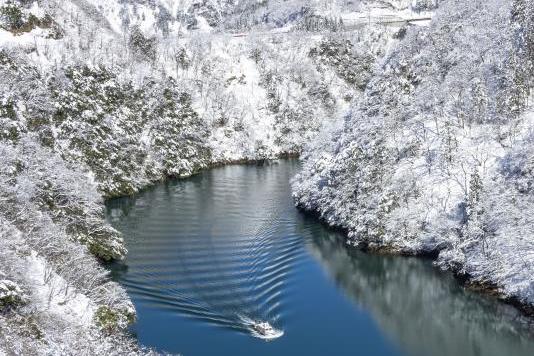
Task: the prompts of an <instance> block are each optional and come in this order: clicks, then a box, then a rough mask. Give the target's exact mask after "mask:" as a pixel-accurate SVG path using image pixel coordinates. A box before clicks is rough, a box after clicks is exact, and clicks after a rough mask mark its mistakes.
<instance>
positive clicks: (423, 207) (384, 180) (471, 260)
mask: <svg viewBox="0 0 534 356" xmlns="http://www.w3.org/2000/svg"><path fill="white" fill-rule="evenodd" d="M533 8H534V7H533V4H532V3H531V2H528V1H472V2H469V3H465V2H460V1H444V2H442V4H441V6H440V9H439V10H437V12H436V15H435V17H434V20H433V21H432V23H431V25H430V27H428V28H412V29H410V30H409V31H408V32H407V34H406V36H405V38H404V40H403V41H402V42H400V43H399V45H398V46H397V47H396V48H395V49H394V50H393V51H392V52H391V53H390V54H389V55H388V56H386V58H384V60H383V61H382V62H381V64H380V66H379V67H378V68H377V70H376V71H375V74H374V76H373V78H372V79H371V81H370V83H369V85H368V86H367V88H366V90H365V94H364V95H363V97H362V99H361V100H359V101H358V102H357V103H356V104H355V105H354V106H353V109H352V110H351V112H350V114H349V115H348V116H347V118H346V119H345V122H344V124H343V126H342V128H340V129H339V130H337V131H335V132H334V133H332V134H329V135H321V136H320V137H323V139H322V140H321V141H318V142H317V144H314V145H311V148H310V149H309V150H307V152H306V153H305V154H304V162H305V163H304V170H303V172H302V174H301V175H300V176H298V177H297V179H296V180H295V182H294V195H295V198H296V201H297V204H298V205H300V206H301V207H303V208H304V209H308V210H312V211H316V212H318V213H319V214H320V215H321V216H322V217H323V218H324V219H325V220H326V221H327V222H328V223H329V224H331V225H335V226H340V227H343V228H345V229H347V230H348V232H349V238H350V240H351V242H352V243H353V244H355V245H360V246H363V247H365V248H369V249H372V250H385V251H390V252H396V253H403V254H431V255H439V256H438V259H437V263H438V264H439V265H440V266H442V267H443V268H448V269H452V270H454V271H455V272H456V273H457V274H458V275H460V276H462V277H464V278H467V279H468V280H470V281H471V282H473V283H477V284H482V285H483V286H484V287H485V288H487V289H491V290H492V291H496V292H498V293H499V294H500V295H502V296H504V297H506V298H510V299H512V300H518V301H520V302H521V303H524V304H527V305H532V304H533V303H534V280H533V278H532V276H533V275H534V274H533V272H534V240H533V238H532V236H531V233H530V231H531V222H530V217H529V212H530V211H532V206H531V201H532V196H531V194H530V188H529V187H530V185H531V181H530V173H529V172H530V168H529V167H530V163H529V162H530V156H529V154H528V152H530V149H529V148H528V147H529V146H530V142H531V141H530V136H531V134H530V132H531V129H532V121H531V120H532V114H531V110H532V109H530V108H529V105H528V104H529V95H530V88H531V87H532V58H533V57H532V52H531V49H532V43H531V42H532V41H531V40H532V39H531V38H530V37H531V33H532V31H531V30H529V29H531V28H532V9H533ZM325 137H326V138H325Z"/></svg>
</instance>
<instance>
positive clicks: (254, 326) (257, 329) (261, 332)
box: [239, 315, 284, 340]
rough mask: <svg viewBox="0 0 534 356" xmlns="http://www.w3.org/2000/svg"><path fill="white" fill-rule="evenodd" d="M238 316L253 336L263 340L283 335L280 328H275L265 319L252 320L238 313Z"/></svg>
mask: <svg viewBox="0 0 534 356" xmlns="http://www.w3.org/2000/svg"><path fill="white" fill-rule="evenodd" d="M239 318H240V319H241V321H242V322H243V323H244V324H245V325H246V326H247V328H248V329H249V330H250V333H251V334H252V336H254V337H257V338H260V339H264V340H273V339H276V338H279V337H280V336H282V335H284V332H283V331H282V330H278V329H275V328H274V327H273V326H272V325H271V324H269V323H268V322H266V321H258V320H253V319H251V318H248V317H246V316H243V315H239Z"/></svg>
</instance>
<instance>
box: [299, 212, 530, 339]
mask: <svg viewBox="0 0 534 356" xmlns="http://www.w3.org/2000/svg"><path fill="white" fill-rule="evenodd" d="M296 206H297V208H298V209H299V210H300V211H301V212H302V213H304V214H306V215H308V216H310V217H312V218H313V219H317V220H319V221H321V223H322V224H323V225H325V226H326V227H327V228H328V229H331V230H332V231H335V232H338V233H340V234H343V236H345V238H346V239H347V241H346V246H347V249H352V248H354V249H357V250H359V251H362V252H364V253H369V254H373V255H384V256H402V257H417V258H423V259H428V260H431V261H432V262H433V264H434V267H435V268H437V269H442V270H445V271H449V272H452V274H453V275H454V277H455V279H456V281H457V282H458V284H459V285H461V286H463V287H464V288H466V289H469V290H472V291H474V292H477V293H482V294H485V295H487V296H490V297H493V298H495V299H498V300H500V301H501V302H502V303H506V304H509V305H512V306H513V307H515V308H517V309H518V310H519V311H520V312H521V313H522V314H523V315H524V316H526V317H528V318H531V319H532V327H533V332H534V304H531V303H526V302H524V301H522V300H521V299H520V298H518V297H515V296H507V295H505V294H504V293H503V292H502V290H501V287H499V286H498V285H495V284H491V283H488V282H480V281H477V280H476V279H474V278H473V277H472V276H469V275H466V274H462V273H458V272H457V271H454V270H451V269H446V268H445V269H444V268H441V267H440V266H438V265H436V264H437V260H438V257H439V253H440V251H439V250H433V251H422V252H410V251H405V250H404V251H402V250H398V249H396V248H394V247H392V246H385V245H376V244H374V245H370V244H367V243H360V244H354V242H351V240H350V238H349V230H348V229H347V228H343V227H341V226H332V225H330V224H329V223H328V221H327V220H326V219H324V218H322V217H321V215H320V214H319V213H318V212H317V211H310V210H308V209H305V208H303V207H302V206H299V205H298V204H296Z"/></svg>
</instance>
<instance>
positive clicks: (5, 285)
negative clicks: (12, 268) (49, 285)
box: [0, 279, 25, 310]
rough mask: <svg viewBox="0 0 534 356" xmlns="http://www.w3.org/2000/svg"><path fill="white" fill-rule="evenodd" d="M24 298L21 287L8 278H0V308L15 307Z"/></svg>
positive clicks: (21, 302)
mask: <svg viewBox="0 0 534 356" xmlns="http://www.w3.org/2000/svg"><path fill="white" fill-rule="evenodd" d="M24 300H25V297H24V294H23V292H22V289H21V288H20V287H19V286H18V285H17V284H16V283H15V282H12V281H10V280H9V279H2V280H0V310H4V309H9V308H12V307H16V306H17V305H20V304H23V303H24Z"/></svg>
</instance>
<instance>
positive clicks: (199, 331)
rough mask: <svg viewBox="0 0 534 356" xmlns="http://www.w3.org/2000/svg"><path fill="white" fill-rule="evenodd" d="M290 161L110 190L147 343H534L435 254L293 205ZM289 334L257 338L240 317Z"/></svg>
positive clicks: (217, 350) (120, 273) (386, 348)
mask: <svg viewBox="0 0 534 356" xmlns="http://www.w3.org/2000/svg"><path fill="white" fill-rule="evenodd" d="M298 169H299V164H298V162H297V161H295V160H287V161H280V162H279V163H278V164H273V165H268V166H265V167H256V166H239V165H238V166H227V167H222V168H216V169H212V170H209V171H206V172H204V173H201V174H199V175H197V176H194V177H192V178H189V179H184V180H175V181H170V182H167V183H162V184H160V185H158V186H156V187H154V188H151V189H149V190H147V191H145V192H143V193H141V194H139V195H137V196H135V197H132V198H121V199H115V200H112V201H109V202H108V204H107V212H108V219H109V221H110V222H111V223H112V224H113V225H114V226H115V227H116V228H117V229H118V230H120V231H122V232H123V233H124V235H125V240H126V245H127V247H128V249H129V254H128V257H127V259H126V260H125V261H124V262H123V263H120V264H117V265H114V266H112V267H111V268H112V275H113V277H114V278H115V279H116V280H117V281H118V282H120V283H121V284H122V285H124V286H125V287H126V289H127V291H128V293H129V295H130V296H131V298H132V300H133V302H134V304H135V306H136V308H137V311H138V321H137V323H136V324H135V325H134V326H133V327H132V333H134V334H135V335H136V337H137V338H138V340H139V342H140V344H142V345H145V346H147V347H151V348H153V349H155V350H158V351H166V352H171V353H181V354H183V355H232V356H233V355H253V356H260V355H337V356H341V355H371V356H372V355H422V356H423V355H424V356H434V355H436V356H441V355H443V356H450V355H466V356H470V355H484V356H488V355H489V356H491V355H499V356H501V355H504V356H506V355H510V356H522V355H528V356H532V355H534V337H533V334H532V331H531V330H532V327H531V326H529V324H531V323H532V321H531V320H529V319H526V318H524V317H522V316H521V315H520V314H519V313H518V312H517V311H516V310H515V309H514V308H513V307H510V306H508V305H505V304H502V303H500V302H498V301H496V300H494V299H492V298H489V297H486V296H482V295H479V294H476V293H473V292H470V291H466V290H464V289H463V288H461V287H460V286H459V285H458V283H457V282H456V281H455V280H454V278H453V277H452V276H451V275H450V274H449V273H445V272H441V271H439V270H438V269H436V268H435V267H433V266H432V262H431V261H429V260H424V259H418V258H404V257H385V256H376V255H370V254H366V253H363V252H360V251H357V250H354V249H350V248H348V247H347V246H346V245H345V244H344V242H343V236H341V234H340V233H338V232H333V231H330V230H328V229H326V228H325V227H324V226H323V225H322V224H321V223H320V222H318V221H317V219H315V218H313V217H309V216H307V215H305V214H303V213H301V212H299V211H298V210H297V209H295V207H294V206H293V202H292V200H291V194H290V186H289V181H290V179H291V177H292V176H294V174H295V173H296V172H297V171H298ZM247 318H248V319H252V320H262V321H268V322H270V323H271V324H272V325H273V326H275V327H276V328H277V329H280V330H283V331H284V335H283V336H282V337H280V338H278V339H275V340H272V341H269V342H266V341H264V340H262V339H259V338H256V337H253V336H252V335H251V333H250V330H249V328H248V327H247V326H246V323H244V322H243V320H244V319H247Z"/></svg>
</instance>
